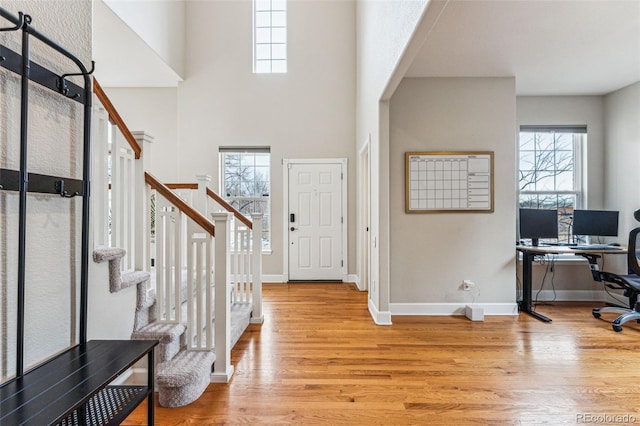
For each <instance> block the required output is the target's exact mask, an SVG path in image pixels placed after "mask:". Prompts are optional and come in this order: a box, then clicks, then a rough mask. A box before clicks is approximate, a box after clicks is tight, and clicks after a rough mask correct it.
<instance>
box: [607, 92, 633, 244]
mask: <svg viewBox="0 0 640 426" xmlns="http://www.w3.org/2000/svg"><path fill="white" fill-rule="evenodd" d="M604 111H605V112H604V116H605V122H606V129H605V138H606V141H607V144H606V148H607V151H606V153H607V155H606V163H605V171H606V174H605V179H604V185H605V205H606V206H607V207H608V208H612V209H616V210H620V235H625V234H628V233H629V231H630V230H631V229H632V228H635V227H637V226H640V224H639V223H638V222H637V221H636V220H635V219H634V218H633V212H634V211H635V210H637V209H640V189H639V188H640V165H639V161H640V82H637V83H634V84H632V85H630V86H627V87H624V88H622V89H620V90H618V91H616V92H613V93H610V94H608V95H607V96H605V98H604ZM620 240H621V242H622V243H624V238H621V239H620Z"/></svg>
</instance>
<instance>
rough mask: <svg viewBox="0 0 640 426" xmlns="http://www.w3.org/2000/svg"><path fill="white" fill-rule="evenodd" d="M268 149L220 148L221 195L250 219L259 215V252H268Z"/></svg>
mask: <svg viewBox="0 0 640 426" xmlns="http://www.w3.org/2000/svg"><path fill="white" fill-rule="evenodd" d="M270 161H271V149H270V148H269V147H246V148H244V147H243V148H238V147H220V171H221V179H220V182H221V188H220V192H221V194H222V198H224V199H225V200H226V201H227V202H228V203H229V204H231V205H232V206H233V207H235V208H236V209H237V210H238V211H240V213H242V214H244V215H245V216H246V217H248V218H249V219H251V213H262V214H263V216H262V249H263V250H270V249H271V232H270V224H271V214H270V213H271V197H270V188H271V163H270Z"/></svg>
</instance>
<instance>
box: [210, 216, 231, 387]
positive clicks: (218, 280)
mask: <svg viewBox="0 0 640 426" xmlns="http://www.w3.org/2000/svg"><path fill="white" fill-rule="evenodd" d="M211 216H212V217H213V221H214V224H215V229H216V236H215V248H214V251H215V262H214V265H213V270H214V276H213V279H214V285H215V303H214V312H215V314H214V315H215V318H216V319H215V321H214V332H215V337H214V342H215V352H216V361H215V363H214V365H213V373H211V381H212V382H216V383H228V382H229V380H231V376H233V365H231V306H230V305H231V300H230V299H231V295H230V294H229V270H230V263H231V258H230V254H229V236H230V227H229V225H230V223H231V217H232V214H231V213H227V212H225V213H212V214H211Z"/></svg>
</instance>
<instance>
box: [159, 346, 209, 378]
mask: <svg viewBox="0 0 640 426" xmlns="http://www.w3.org/2000/svg"><path fill="white" fill-rule="evenodd" d="M215 359H216V356H215V353H214V352H213V351H189V350H182V351H180V352H178V354H177V355H176V356H175V357H174V358H173V359H172V360H171V361H166V362H162V363H160V364H158V367H157V368H158V370H157V371H158V373H157V383H158V386H166V387H178V386H184V385H186V384H189V383H192V382H194V381H196V380H197V379H198V378H199V377H201V376H202V375H209V374H211V366H212V365H213V362H214V361H215Z"/></svg>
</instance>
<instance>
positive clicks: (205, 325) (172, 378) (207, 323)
mask: <svg viewBox="0 0 640 426" xmlns="http://www.w3.org/2000/svg"><path fill="white" fill-rule="evenodd" d="M96 88H97V89H98V90H96V91H95V93H96V94H97V95H99V96H98V99H97V100H98V102H95V103H94V104H96V105H103V106H104V107H105V109H106V110H105V109H102V108H101V107H97V108H98V110H97V111H95V113H94V116H95V117H96V120H95V122H96V124H95V127H94V135H93V140H94V143H95V144H96V146H97V149H95V150H94V167H93V170H94V172H93V176H92V183H93V186H92V188H93V189H94V191H93V195H94V196H93V197H92V199H93V200H96V199H97V201H96V204H95V205H94V206H93V211H94V223H95V224H96V225H95V226H97V227H98V228H97V229H96V230H95V232H94V253H93V260H94V262H96V263H102V262H108V264H109V290H110V292H112V293H115V292H119V291H122V290H124V289H126V288H129V287H132V286H136V310H135V320H134V326H133V332H132V334H131V339H134V340H146V339H157V340H158V341H159V342H160V344H159V345H158V346H157V347H156V351H155V354H154V358H155V369H154V371H155V374H156V389H157V391H158V396H159V403H160V405H162V406H164V407H179V406H184V405H186V404H189V403H191V402H193V401H195V400H196V399H198V398H199V397H200V395H201V394H202V393H203V392H204V390H205V389H206V387H207V385H208V384H209V383H211V382H225V383H226V382H228V381H229V380H230V378H231V376H232V375H233V366H231V364H230V358H231V356H230V352H231V348H232V347H233V346H234V345H235V343H236V342H237V341H238V340H239V338H240V336H241V335H242V333H243V332H244V330H245V329H246V328H247V326H248V325H249V324H250V323H262V321H263V318H262V296H261V295H262V281H261V268H262V267H261V246H262V244H261V240H260V238H261V215H252V220H249V219H248V218H246V217H244V216H243V215H242V214H240V213H239V212H238V211H236V210H235V209H233V208H232V207H231V206H229V205H227V204H226V203H225V202H224V201H223V200H221V199H220V198H219V196H217V194H215V192H214V191H212V190H211V189H209V188H208V187H207V186H206V184H207V182H208V179H206V178H205V179H202V178H200V181H199V182H198V183H195V184H173V185H172V184H166V185H165V184H163V183H161V182H160V181H159V180H158V179H156V178H155V177H154V176H153V175H151V174H150V173H148V171H147V170H148V160H145V156H144V153H145V151H146V150H147V149H148V145H149V142H150V140H151V138H150V137H149V135H146V134H144V133H143V132H138V133H132V132H130V131H129V130H128V129H127V128H126V126H124V122H123V120H122V118H121V117H120V116H119V115H117V112H114V111H115V109H114V108H113V105H112V104H111V102H110V101H109V100H108V98H106V95H105V94H104V92H103V91H102V89H101V88H100V87H99V85H98V84H97V82H96ZM111 109H113V110H114V111H112V110H111ZM101 114H102V115H101ZM116 115H117V116H116ZM107 126H111V127H112V129H111V131H108V132H107V131H105V129H106V127H107ZM121 126H124V127H121ZM132 140H133V142H134V143H135V145H134V144H133V143H132ZM100 154H103V155H106V156H110V157H111V159H110V160H109V161H105V160H106V159H104V158H102V159H101V158H100V157H99V155H100ZM96 157H98V160H97V162H96V160H95V158H96ZM107 164H112V166H111V169H109V168H108V166H107ZM110 176H113V178H112V179H109V177H110ZM196 207H197V208H196ZM102 221H104V222H105V223H104V224H102ZM253 248H256V250H253ZM152 265H153V266H152Z"/></svg>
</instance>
